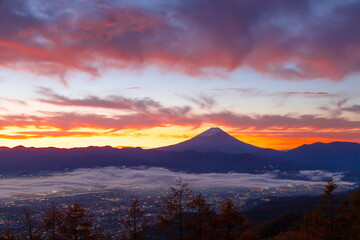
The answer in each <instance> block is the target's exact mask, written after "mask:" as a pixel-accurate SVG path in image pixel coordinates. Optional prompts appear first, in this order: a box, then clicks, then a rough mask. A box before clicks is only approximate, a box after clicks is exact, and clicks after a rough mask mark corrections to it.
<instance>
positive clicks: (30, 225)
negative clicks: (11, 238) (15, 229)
mask: <svg viewBox="0 0 360 240" xmlns="http://www.w3.org/2000/svg"><path fill="white" fill-rule="evenodd" d="M23 212H24V224H25V228H26V238H27V239H29V240H37V239H39V238H40V237H39V234H38V233H37V232H36V229H35V219H34V216H33V214H32V213H31V211H30V209H29V208H28V207H24V208H23Z"/></svg>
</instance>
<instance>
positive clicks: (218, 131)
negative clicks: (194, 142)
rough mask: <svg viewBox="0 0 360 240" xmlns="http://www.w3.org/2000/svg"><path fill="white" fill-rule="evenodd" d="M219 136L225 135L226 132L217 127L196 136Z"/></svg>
mask: <svg viewBox="0 0 360 240" xmlns="http://www.w3.org/2000/svg"><path fill="white" fill-rule="evenodd" d="M220 134H227V133H226V132H224V131H223V130H222V129H221V128H219V127H212V128H209V129H208V130H206V131H205V132H203V133H200V134H199V135H198V136H201V137H214V136H217V135H220Z"/></svg>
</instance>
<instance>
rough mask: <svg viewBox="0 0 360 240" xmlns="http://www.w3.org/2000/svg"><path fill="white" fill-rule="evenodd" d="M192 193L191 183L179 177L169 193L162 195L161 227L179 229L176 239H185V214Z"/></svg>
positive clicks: (166, 230)
mask: <svg viewBox="0 0 360 240" xmlns="http://www.w3.org/2000/svg"><path fill="white" fill-rule="evenodd" d="M190 194H191V190H190V188H189V185H188V184H187V183H186V182H185V181H184V180H183V179H182V178H178V179H177V180H176V181H175V186H173V187H171V188H170V190H169V193H168V194H167V195H165V196H163V197H162V201H163V204H162V206H161V213H160V214H159V215H158V220H159V227H160V228H161V230H162V231H163V232H169V230H170V231H174V229H177V230H176V231H177V234H176V235H178V236H177V237H175V238H174V239H180V240H183V239H184V235H185V233H184V231H185V230H184V216H185V211H186V209H187V203H188V201H189V200H190Z"/></svg>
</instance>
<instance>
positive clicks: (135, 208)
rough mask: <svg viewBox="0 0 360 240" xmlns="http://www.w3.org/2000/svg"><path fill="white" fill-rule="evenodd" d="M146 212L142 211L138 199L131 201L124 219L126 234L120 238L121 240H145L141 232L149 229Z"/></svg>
mask: <svg viewBox="0 0 360 240" xmlns="http://www.w3.org/2000/svg"><path fill="white" fill-rule="evenodd" d="M145 214H146V210H145V209H143V208H142V207H141V205H140V203H139V200H138V199H133V200H132V201H131V206H130V209H129V211H128V214H127V216H126V217H125V219H124V225H125V229H126V233H125V234H123V235H122V236H120V239H121V240H142V239H145V238H144V236H143V232H144V231H145V230H146V229H147V228H148V227H149V225H150V220H149V219H147V218H146V216H145Z"/></svg>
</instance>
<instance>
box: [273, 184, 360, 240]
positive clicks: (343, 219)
mask: <svg viewBox="0 0 360 240" xmlns="http://www.w3.org/2000/svg"><path fill="white" fill-rule="evenodd" d="M337 187H338V186H337V184H335V182H334V181H333V180H332V179H329V181H328V182H327V184H326V185H325V189H324V193H323V194H322V197H321V200H320V202H319V204H318V207H317V208H316V209H315V210H314V211H313V212H312V213H311V214H307V215H305V217H304V219H303V221H302V224H301V227H300V229H299V230H297V231H289V232H283V233H280V234H279V235H278V236H276V237H273V238H272V239H273V240H298V239H299V240H300V239H303V240H359V239H360V190H357V191H356V192H355V193H354V194H353V195H352V196H351V197H349V198H348V199H346V200H345V201H343V202H342V203H341V204H340V205H338V204H337V203H336V199H335V198H334V191H335V190H336V188H337ZM337 205H338V206H337Z"/></svg>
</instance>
